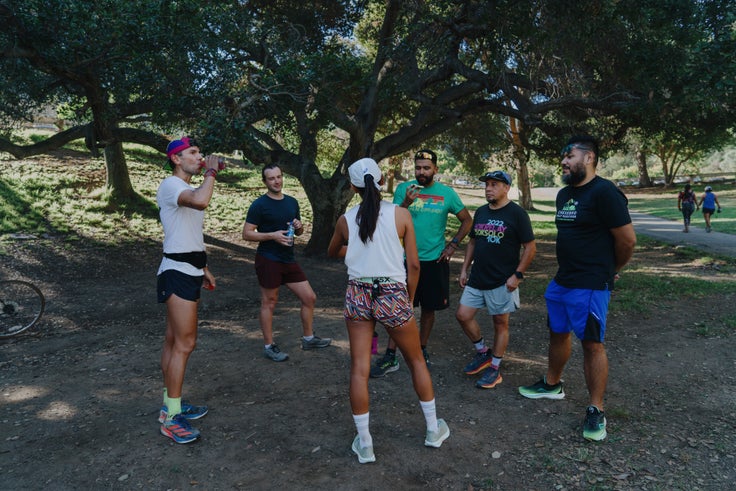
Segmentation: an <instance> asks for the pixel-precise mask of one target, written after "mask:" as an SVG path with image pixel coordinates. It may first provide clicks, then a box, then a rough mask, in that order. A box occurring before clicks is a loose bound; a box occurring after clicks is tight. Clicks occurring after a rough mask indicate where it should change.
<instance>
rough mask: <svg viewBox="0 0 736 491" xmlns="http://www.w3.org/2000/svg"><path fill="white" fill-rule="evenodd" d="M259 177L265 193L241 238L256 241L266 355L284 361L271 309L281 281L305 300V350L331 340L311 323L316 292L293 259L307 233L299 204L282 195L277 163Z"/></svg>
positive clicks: (250, 212) (251, 212)
mask: <svg viewBox="0 0 736 491" xmlns="http://www.w3.org/2000/svg"><path fill="white" fill-rule="evenodd" d="M261 176H262V177H263V183H264V184H265V185H266V189H267V191H266V194H264V195H263V196H261V197H260V198H258V199H256V200H255V201H254V202H253V203H252V204H251V205H250V208H249V209H248V214H247V215H246V217H245V225H244V226H243V239H245V240H252V241H254V242H258V249H257V250H256V258H255V268H256V275H257V276H258V284H259V285H260V287H261V312H260V315H259V321H260V324H261V331H262V332H263V342H264V349H263V356H265V357H266V358H268V359H270V360H273V361H286V360H287V359H289V355H287V354H286V353H284V352H283V351H281V349H280V348H279V347H278V346H277V345H276V343H274V342H273V312H274V310H275V309H276V302H277V301H278V298H279V287H280V286H281V285H286V287H287V288H288V289H289V290H291V291H292V292H294V294H295V295H296V296H297V298H298V299H299V301H300V302H301V304H302V306H301V320H302V329H303V336H302V349H305V350H306V349H316V348H325V347H327V346H329V345H330V343H331V342H332V340H331V339H329V338H324V339H322V338H319V337H317V336H315V335H314V332H313V330H312V321H313V317H314V304H315V302H316V300H317V295H316V294H315V293H314V290H312V286H311V285H310V284H309V281H307V276H306V275H305V274H304V272H303V271H302V269H301V267H299V264H297V262H296V260H295V259H294V235H301V234H302V233H303V232H304V225H303V224H302V222H301V215H300V214H299V203H298V202H297V200H296V199H294V198H292V197H291V196H287V195H285V194H284V193H283V184H284V177H283V174H282V173H281V169H280V168H279V166H278V165H276V164H270V165H267V166H265V167H264V168H263V170H262V171H261ZM289 225H291V226H292V227H293V234H290V233H289V232H288V230H289Z"/></svg>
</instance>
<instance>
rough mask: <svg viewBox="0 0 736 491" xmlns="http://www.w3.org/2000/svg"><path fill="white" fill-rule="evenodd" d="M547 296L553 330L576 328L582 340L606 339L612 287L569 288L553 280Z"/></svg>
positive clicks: (571, 330) (549, 325)
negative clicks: (605, 288)
mask: <svg viewBox="0 0 736 491" xmlns="http://www.w3.org/2000/svg"><path fill="white" fill-rule="evenodd" d="M544 299H545V300H546V302H547V326H548V327H549V328H550V330H551V331H552V332H556V333H561V334H563V333H569V332H574V333H575V336H577V338H578V339H580V340H582V341H597V342H600V343H602V342H603V339H604V337H605V334H606V317H607V316H608V303H609V301H610V300H611V292H610V290H588V289H585V288H566V287H564V286H560V285H558V284H557V283H556V282H555V280H552V281H551V282H550V283H549V285H548V286H547V291H545V292H544Z"/></svg>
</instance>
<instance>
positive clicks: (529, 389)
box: [519, 377, 565, 399]
mask: <svg viewBox="0 0 736 491" xmlns="http://www.w3.org/2000/svg"><path fill="white" fill-rule="evenodd" d="M519 394H521V395H523V396H524V397H528V398H529V399H564V398H565V391H564V390H562V380H560V381H559V383H556V384H554V385H549V384H548V383H547V380H546V377H545V378H542V380H540V381H539V382H537V383H536V384H534V385H525V386H523V387H519Z"/></svg>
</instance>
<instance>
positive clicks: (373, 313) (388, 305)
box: [344, 280, 414, 329]
mask: <svg viewBox="0 0 736 491" xmlns="http://www.w3.org/2000/svg"><path fill="white" fill-rule="evenodd" d="M372 290H373V284H372V283H364V282H361V281H356V280H350V281H348V288H347V290H346V291H345V312H344V316H345V319H346V320H350V321H370V320H375V321H377V322H380V323H381V324H383V325H384V326H385V327H386V328H387V329H394V328H396V327H401V326H403V325H404V324H406V323H407V322H409V320H411V318H412V317H413V316H414V309H413V308H412V306H411V304H410V303H409V293H408V292H407V291H406V285H404V284H402V283H396V282H385V283H380V284H379V288H378V292H377V293H376V294H375V295H374V293H373V291H372Z"/></svg>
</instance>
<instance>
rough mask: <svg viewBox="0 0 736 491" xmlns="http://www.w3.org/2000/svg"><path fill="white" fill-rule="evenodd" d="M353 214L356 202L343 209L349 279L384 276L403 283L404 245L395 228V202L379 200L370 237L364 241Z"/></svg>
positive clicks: (356, 212) (404, 270)
mask: <svg viewBox="0 0 736 491" xmlns="http://www.w3.org/2000/svg"><path fill="white" fill-rule="evenodd" d="M357 214H358V206H354V207H352V208H351V209H349V210H348V211H347V212H345V219H346V220H347V222H348V234H349V235H348V250H347V252H346V253H345V265H346V266H347V267H348V277H349V278H350V279H351V280H354V279H358V278H380V277H384V278H391V279H392V280H393V281H395V282H397V283H402V284H406V268H405V267H404V248H403V246H402V245H401V240H400V239H399V234H398V233H397V232H396V219H395V215H396V205H394V204H392V203H389V202H388V201H381V211H380V212H379V214H378V223H377V224H376V230H375V232H373V239H369V240H368V242H367V243H366V244H364V243H363V241H362V240H360V236H359V235H358V230H359V229H358V224H357V223H356V221H355V217H356V216H357Z"/></svg>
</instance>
